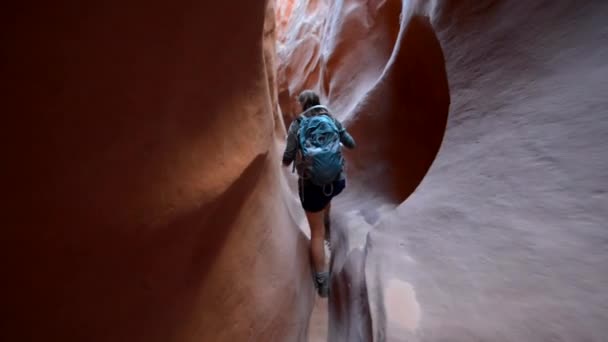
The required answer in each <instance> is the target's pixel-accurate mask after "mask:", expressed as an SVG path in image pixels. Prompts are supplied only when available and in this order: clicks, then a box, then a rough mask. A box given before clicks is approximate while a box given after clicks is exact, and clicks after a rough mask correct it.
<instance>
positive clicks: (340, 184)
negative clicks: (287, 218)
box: [298, 179, 346, 213]
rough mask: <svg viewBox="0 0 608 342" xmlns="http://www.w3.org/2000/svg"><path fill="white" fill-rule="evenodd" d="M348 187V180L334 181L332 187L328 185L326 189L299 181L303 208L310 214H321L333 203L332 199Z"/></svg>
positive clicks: (308, 182) (299, 192)
mask: <svg viewBox="0 0 608 342" xmlns="http://www.w3.org/2000/svg"><path fill="white" fill-rule="evenodd" d="M345 187H346V180H344V179H342V180H337V181H334V182H333V183H332V184H331V185H326V186H325V188H323V187H321V186H318V185H314V184H312V183H311V182H310V181H306V180H305V181H304V182H302V180H301V179H300V180H299V181H298V194H299V195H300V202H302V208H304V210H306V211H308V212H312V213H316V212H319V211H321V210H323V209H325V207H326V206H327V205H328V204H329V202H331V199H332V198H334V197H336V196H338V195H339V194H340V193H341V192H342V190H344V188H345Z"/></svg>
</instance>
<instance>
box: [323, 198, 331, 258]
mask: <svg viewBox="0 0 608 342" xmlns="http://www.w3.org/2000/svg"><path fill="white" fill-rule="evenodd" d="M330 211H331V202H329V204H328V205H327V207H325V210H324V213H323V225H324V226H325V241H326V242H327V246H328V247H330V244H329V242H330V241H331V239H330V236H329V234H330V230H329V228H330V225H331V220H330V217H329V214H330Z"/></svg>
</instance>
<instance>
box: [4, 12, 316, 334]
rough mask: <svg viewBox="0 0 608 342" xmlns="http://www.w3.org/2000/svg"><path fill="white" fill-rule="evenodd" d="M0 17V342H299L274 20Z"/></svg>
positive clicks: (239, 15)
mask: <svg viewBox="0 0 608 342" xmlns="http://www.w3.org/2000/svg"><path fill="white" fill-rule="evenodd" d="M270 5H272V2H271V3H270ZM14 6H18V8H11V9H10V10H9V9H7V10H6V11H4V13H3V14H10V15H11V18H6V20H3V21H2V23H3V25H4V27H3V30H2V31H3V32H4V33H5V35H7V34H8V35H9V37H8V38H9V39H6V40H3V42H4V46H3V61H4V63H3V66H6V70H5V72H3V75H5V77H4V81H5V83H6V85H7V87H3V89H4V91H3V99H4V100H3V105H4V111H3V112H4V113H5V114H9V113H10V114H9V115H7V120H8V121H5V125H4V131H5V138H6V139H7V141H10V143H9V144H3V149H7V148H8V150H9V151H8V153H5V154H3V155H4V156H5V159H4V162H3V169H4V170H3V171H4V172H3V174H5V175H6V176H5V177H4V179H5V183H9V191H8V194H10V195H7V192H6V190H5V196H4V198H5V201H8V203H7V206H5V207H4V209H5V210H3V212H4V213H6V214H7V216H5V217H8V220H7V221H6V222H5V223H4V224H3V238H2V241H3V248H2V252H1V253H2V258H1V259H2V261H1V264H2V274H3V277H2V279H3V292H2V293H3V294H2V296H3V299H2V311H3V315H2V316H3V324H2V329H1V330H0V340H2V341H163V342H166V341H304V340H306V334H307V331H306V330H307V326H308V319H309V315H310V310H311V308H312V299H313V294H314V290H313V288H312V283H311V281H310V267H309V262H308V250H307V240H306V238H305V236H304V234H302V233H301V231H300V230H299V229H298V226H297V225H296V222H295V221H294V219H293V217H292V216H291V215H290V214H289V213H290V212H291V211H294V210H295V209H294V208H295V207H294V208H290V207H293V205H294V204H296V202H295V200H293V198H292V197H291V196H290V195H289V194H290V193H289V191H288V190H287V188H286V183H285V182H279V181H277V180H278V179H282V178H283V177H281V176H280V172H281V171H280V167H279V164H280V162H279V160H280V159H279V158H278V156H277V153H276V151H275V149H276V146H278V145H277V141H276V140H275V139H274V137H273V131H274V129H273V127H274V125H275V122H276V121H277V120H279V122H280V125H279V126H278V128H277V130H278V132H281V130H283V128H282V126H283V125H282V119H281V117H280V112H279V110H278V106H277V103H276V87H275V86H274V72H275V67H274V65H273V63H274V61H273V59H274V52H273V50H274V45H275V39H276V38H275V36H274V24H273V20H274V16H273V15H268V16H266V18H267V21H266V25H265V19H264V18H265V13H266V12H268V13H271V14H272V13H274V10H273V8H272V7H266V6H265V1H248V0H246V1H239V2H238V3H236V4H235V3H234V2H231V3H230V4H228V3H223V2H213V1H212V2H209V1H202V2H201V1H199V2H196V3H193V2H187V1H179V0H178V1H172V2H166V1H152V2H150V1H136V2H129V3H128V4H125V3H124V2H119V1H114V0H110V1H105V2H103V3H87V2H80V3H74V2H69V3H68V2H66V1H59V2H53V3H44V4H43V3H39V4H30V3H27V4H26V3H24V4H23V5H21V4H20V5H14ZM237 33H238V34H237ZM3 70H4V68H3ZM273 111H274V113H275V116H274V118H273V115H272V114H271V113H273ZM283 132H284V131H283ZM279 137H281V135H279ZM6 156H8V159H6Z"/></svg>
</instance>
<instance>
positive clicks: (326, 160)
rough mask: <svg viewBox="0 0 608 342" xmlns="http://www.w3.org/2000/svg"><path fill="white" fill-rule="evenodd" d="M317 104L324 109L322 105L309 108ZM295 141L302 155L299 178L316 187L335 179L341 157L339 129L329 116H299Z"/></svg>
mask: <svg viewBox="0 0 608 342" xmlns="http://www.w3.org/2000/svg"><path fill="white" fill-rule="evenodd" d="M317 107H319V108H323V109H327V108H325V107H323V106H315V107H312V108H310V109H313V108H317ZM310 109H309V110H310ZM298 142H299V145H300V151H301V155H302V163H301V167H302V178H304V179H309V180H310V181H311V182H312V183H313V184H315V185H318V186H325V185H327V184H331V183H332V182H333V181H335V180H336V179H337V178H338V176H339V175H340V172H342V168H343V167H344V158H343V157H342V147H341V146H340V131H339V130H338V127H337V126H336V123H335V122H334V120H333V119H332V118H331V117H330V116H329V115H327V114H319V115H315V116H310V117H308V116H304V113H303V114H302V115H300V129H299V131H298Z"/></svg>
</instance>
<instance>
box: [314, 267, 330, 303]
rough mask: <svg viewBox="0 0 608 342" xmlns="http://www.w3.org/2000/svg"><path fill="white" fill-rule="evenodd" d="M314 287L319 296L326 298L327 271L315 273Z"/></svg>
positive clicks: (327, 288)
mask: <svg viewBox="0 0 608 342" xmlns="http://www.w3.org/2000/svg"><path fill="white" fill-rule="evenodd" d="M315 287H316V288H317V293H318V294H319V297H321V298H327V297H328V296H329V272H317V273H315Z"/></svg>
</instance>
